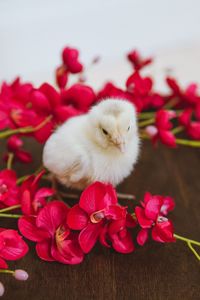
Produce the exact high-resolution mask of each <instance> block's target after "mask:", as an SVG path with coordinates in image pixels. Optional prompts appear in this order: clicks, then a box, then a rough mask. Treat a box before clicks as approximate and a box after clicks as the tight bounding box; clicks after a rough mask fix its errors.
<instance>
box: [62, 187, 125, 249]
mask: <svg viewBox="0 0 200 300" xmlns="http://www.w3.org/2000/svg"><path fill="white" fill-rule="evenodd" d="M126 214H127V212H126V208H125V207H121V206H119V205H118V204H117V196H116V192H115V190H114V188H113V187H112V185H110V184H104V183H101V182H95V183H93V184H91V185H90V186H89V187H88V188H86V189H85V190H84V191H83V193H82V194H81V198H80V201H79V204H76V205H75V206H73V207H72V208H71V209H70V211H69V214H68V217H67V224H68V226H69V227H70V228H71V229H74V230H81V232H80V234H79V243H80V246H81V248H82V250H83V251H84V252H85V253H88V252H89V251H90V250H91V249H92V248H93V247H94V245H95V243H96V242H97V240H98V238H99V236H100V234H101V231H102V230H104V226H105V225H106V223H107V222H110V221H111V220H112V221H113V220H121V219H125V218H126ZM118 231H119V230H118Z"/></svg>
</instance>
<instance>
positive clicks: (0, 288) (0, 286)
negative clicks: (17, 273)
mask: <svg viewBox="0 0 200 300" xmlns="http://www.w3.org/2000/svg"><path fill="white" fill-rule="evenodd" d="M4 292H5V288H4V286H3V283H2V282H0V297H1V296H3V294H4Z"/></svg>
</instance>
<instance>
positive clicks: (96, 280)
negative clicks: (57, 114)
mask: <svg viewBox="0 0 200 300" xmlns="http://www.w3.org/2000/svg"><path fill="white" fill-rule="evenodd" d="M36 151H37V150H36V149H35V152H36ZM37 159H38V161H39V159H40V157H39V155H38V157H37ZM29 170H30V168H29ZM18 172H19V173H20V174H25V173H27V172H28V169H27V166H21V167H20V166H18ZM199 177H200V150H199V149H191V148H186V147H180V148H179V149H173V150H172V149H167V148H165V147H162V146H159V147H158V148H157V149H153V148H152V146H151V145H150V143H148V142H145V143H144V144H143V147H142V153H141V156H140V160H139V162H138V164H137V167H136V170H135V172H134V174H133V175H132V176H130V177H129V178H128V179H127V180H126V181H125V182H124V183H123V184H122V185H121V186H120V187H119V188H118V190H119V191H120V192H127V193H134V194H135V195H136V196H137V199H138V200H139V199H140V198H142V196H143V194H144V192H145V191H150V192H152V193H156V194H163V195H170V196H172V197H173V198H174V199H175V202H176V208H175V210H174V212H172V213H171V215H170V216H171V219H172V220H173V222H174V225H175V231H176V233H177V234H180V235H183V236H187V237H190V238H193V239H196V240H200V183H199ZM0 222H1V224H0V226H3V227H6V226H8V227H10V228H16V221H15V220H5V219H4V220H3V221H2V220H0ZM30 246H31V248H30V249H31V250H30V252H29V253H28V255H27V256H26V257H25V258H23V259H22V260H21V261H18V262H12V263H10V266H11V267H12V268H22V269H25V270H27V271H28V273H29V276H30V277H29V280H28V281H27V282H19V281H17V280H15V279H13V278H11V276H8V275H1V279H0V280H1V281H2V282H3V283H4V285H5V288H6V292H5V296H4V297H3V299H5V300H6V299H9V300H12V299H20V300H25V299H26V300H33V299H37V300H44V299H48V300H51V299H52V300H53V299H60V300H64V299H65V300H66V299H69V300H70V299H73V300H76V299H77V300H78V299H85V300H90V299H108V300H110V299H119V300H123V299H127V300H129V299H136V300H137V299H149V300H156V299H163V300H167V299H169V300H174V299H182V300H184V299H185V300H190V299H191V300H196V299H200V263H199V262H198V261H197V259H196V258H195V257H194V255H193V254H192V253H191V252H190V250H189V249H188V248H187V246H186V244H185V243H183V242H181V241H177V242H176V243H172V244H160V243H156V242H153V241H151V242H149V243H147V244H146V246H144V247H141V248H139V247H137V248H136V250H135V251H134V252H133V253H132V254H128V255H123V254H119V253H116V252H114V251H112V250H109V249H105V248H103V247H101V246H100V245H97V246H96V247H95V249H94V250H93V251H92V253H91V254H89V255H87V256H86V257H85V260H84V262H83V263H82V264H80V265H77V266H67V265H62V264H59V263H47V262H44V261H41V260H39V258H38V257H37V256H36V254H35V249H34V244H33V243H30Z"/></svg>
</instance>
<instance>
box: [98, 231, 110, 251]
mask: <svg viewBox="0 0 200 300" xmlns="http://www.w3.org/2000/svg"><path fill="white" fill-rule="evenodd" d="M107 240H108V226H107V225H105V226H104V227H103V228H102V230H101V232H100V235H99V241H100V243H101V244H102V245H103V246H104V247H107V248H110V247H111V246H110V245H109V244H108V242H107Z"/></svg>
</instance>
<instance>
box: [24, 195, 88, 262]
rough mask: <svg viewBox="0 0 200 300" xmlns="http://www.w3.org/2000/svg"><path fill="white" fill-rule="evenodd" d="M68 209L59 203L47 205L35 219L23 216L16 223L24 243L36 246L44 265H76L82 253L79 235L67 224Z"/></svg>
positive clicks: (80, 259) (80, 260)
mask: <svg viewBox="0 0 200 300" xmlns="http://www.w3.org/2000/svg"><path fill="white" fill-rule="evenodd" d="M68 212H69V209H68V208H67V206H66V205H65V204H64V203H63V202H60V201H52V202H50V203H48V204H47V205H46V206H45V207H44V208H43V209H42V210H41V211H40V212H39V214H38V215H37V217H33V216H32V217H30V216H24V217H21V218H20V219H19V222H18V226H19V230H20V232H21V233H22V235H24V236H25V237H26V238H27V239H29V240H31V241H34V242H37V245H36V251H37V254H38V256H39V257H40V258H41V259H43V260H46V261H59V262H61V263H63V264H78V263H80V262H82V260H83V257H84V255H83V252H82V251H81V249H80V246H79V244H78V235H77V234H76V233H72V232H71V231H70V229H69V228H68V226H67V224H66V218H67V214H68Z"/></svg>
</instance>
